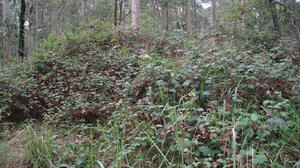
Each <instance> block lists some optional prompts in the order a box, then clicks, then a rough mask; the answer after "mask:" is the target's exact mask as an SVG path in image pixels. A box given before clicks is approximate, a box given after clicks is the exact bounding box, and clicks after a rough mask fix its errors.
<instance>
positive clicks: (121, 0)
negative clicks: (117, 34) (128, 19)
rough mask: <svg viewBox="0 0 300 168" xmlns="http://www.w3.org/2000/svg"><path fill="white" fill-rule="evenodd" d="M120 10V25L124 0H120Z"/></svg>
mask: <svg viewBox="0 0 300 168" xmlns="http://www.w3.org/2000/svg"><path fill="white" fill-rule="evenodd" d="M119 6H120V11H119V25H121V24H122V17H123V0H120V5H119Z"/></svg>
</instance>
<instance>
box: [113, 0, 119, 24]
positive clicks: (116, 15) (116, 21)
mask: <svg viewBox="0 0 300 168" xmlns="http://www.w3.org/2000/svg"><path fill="white" fill-rule="evenodd" d="M117 25H118V0H115V10H114V26H117Z"/></svg>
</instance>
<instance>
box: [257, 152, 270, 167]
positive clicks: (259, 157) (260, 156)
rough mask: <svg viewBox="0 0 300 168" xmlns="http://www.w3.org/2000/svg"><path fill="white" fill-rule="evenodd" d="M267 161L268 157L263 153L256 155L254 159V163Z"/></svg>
mask: <svg viewBox="0 0 300 168" xmlns="http://www.w3.org/2000/svg"><path fill="white" fill-rule="evenodd" d="M267 161H268V158H267V157H266V156H265V155H264V154H260V155H256V156H255V159H254V164H256V165H257V164H263V163H265V162H267Z"/></svg>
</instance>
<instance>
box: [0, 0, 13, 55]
mask: <svg viewBox="0 0 300 168" xmlns="http://www.w3.org/2000/svg"><path fill="white" fill-rule="evenodd" d="M10 15H11V7H10V2H9V0H2V18H3V25H2V26H3V37H4V39H3V49H4V55H3V57H4V58H8V57H11V55H12V46H11V28H10V21H9V18H10Z"/></svg>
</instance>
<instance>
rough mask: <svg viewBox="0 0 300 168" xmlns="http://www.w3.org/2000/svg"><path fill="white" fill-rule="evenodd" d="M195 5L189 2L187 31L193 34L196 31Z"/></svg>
mask: <svg viewBox="0 0 300 168" xmlns="http://www.w3.org/2000/svg"><path fill="white" fill-rule="evenodd" d="M192 10H193V5H192V2H191V0H188V2H187V18H186V20H187V29H188V32H193V30H194V23H193V11H192Z"/></svg>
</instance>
